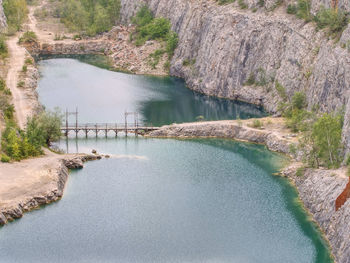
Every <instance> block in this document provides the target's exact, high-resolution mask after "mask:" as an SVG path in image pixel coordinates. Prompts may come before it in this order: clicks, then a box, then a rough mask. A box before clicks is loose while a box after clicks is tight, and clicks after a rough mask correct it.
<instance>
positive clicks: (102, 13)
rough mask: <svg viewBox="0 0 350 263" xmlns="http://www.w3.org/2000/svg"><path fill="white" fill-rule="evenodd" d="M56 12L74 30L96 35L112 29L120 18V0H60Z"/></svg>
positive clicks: (83, 33)
mask: <svg viewBox="0 0 350 263" xmlns="http://www.w3.org/2000/svg"><path fill="white" fill-rule="evenodd" d="M58 1H59V5H58V7H57V10H56V12H55V14H56V16H58V17H59V18H60V19H61V21H62V22H63V23H64V24H65V25H66V26H67V27H68V29H70V30H71V31H74V32H79V33H80V34H82V35H89V36H94V35H96V34H99V33H102V32H106V31H108V30H110V29H111V28H112V27H113V26H114V25H115V24H116V22H117V21H118V19H119V12H120V1H119V0H95V1H91V0H58Z"/></svg>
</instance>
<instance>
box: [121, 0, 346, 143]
mask: <svg viewBox="0 0 350 263" xmlns="http://www.w3.org/2000/svg"><path fill="white" fill-rule="evenodd" d="M121 2H122V10H121V16H122V18H121V19H122V22H124V23H126V22H128V21H129V20H130V17H132V16H133V15H134V14H135V12H136V11H137V7H138V6H140V5H141V4H142V3H146V4H147V5H148V6H149V7H150V8H151V10H152V11H153V12H154V14H155V15H156V16H164V17H167V18H169V19H170V20H171V22H172V26H173V30H175V31H176V32H177V33H178V34H179V45H178V48H177V49H176V51H175V55H174V57H173V59H172V62H171V69H170V71H171V74H173V75H176V76H179V77H183V78H184V79H185V80H186V82H187V84H188V86H189V87H190V88H191V89H194V90H196V91H199V92H202V93H205V94H209V95H214V96H219V97H225V98H231V99H240V100H243V101H247V102H250V103H255V104H261V105H264V106H265V108H266V109H267V110H269V111H271V112H275V111H276V110H277V107H278V103H279V100H280V98H279V95H278V93H277V91H276V89H275V84H276V82H277V81H278V83H280V84H281V85H283V87H285V89H286V91H287V94H288V96H290V97H291V96H292V95H293V94H294V92H296V91H304V92H305V93H306V95H307V99H308V103H309V105H310V107H312V106H313V105H319V106H320V108H321V110H324V111H333V110H338V109H341V108H342V107H344V106H345V109H346V113H348V114H346V115H345V129H344V141H345V144H346V146H347V148H348V149H349V148H350V132H348V131H349V130H350V102H348V101H349V100H348V98H349V86H350V53H349V50H348V48H344V47H346V46H347V45H348V40H350V28H349V27H348V28H346V30H345V31H344V32H343V35H342V37H341V39H340V41H339V42H338V43H335V42H334V41H333V40H329V39H328V38H327V37H326V36H325V33H324V32H322V31H317V30H316V29H315V25H314V24H313V23H305V22H304V21H303V20H300V19H297V18H296V17H295V16H294V15H288V14H287V13H286V11H285V10H286V6H279V7H278V6H277V1H273V0H272V1H270V0H269V1H265V7H262V8H259V9H258V10H257V12H253V11H252V9H245V10H241V9H239V8H238V6H237V5H238V4H237V3H234V4H230V5H222V6H220V5H218V4H217V3H216V2H214V1H209V0H196V1H194V0H173V1H169V0H122V1H121ZM236 2H237V1H236ZM245 2H246V3H247V5H248V7H256V6H257V3H258V1H255V0H247V1H245ZM286 2H288V1H286ZM286 2H285V4H286ZM312 2H313V3H312V12H316V11H317V9H318V8H319V7H320V1H317V2H316V1H315V0H314V1H312ZM323 2H324V3H323V4H324V5H325V6H330V4H331V1H329V0H324V1H323ZM338 2H339V6H340V7H342V6H344V5H345V4H346V3H345V2H344V1H338ZM285 4H284V5H285ZM275 7H276V9H274V8H275ZM254 11H255V10H254ZM185 59H186V60H190V61H193V62H194V63H193V65H190V66H184V65H183V61H184V60H185ZM251 74H253V75H254V76H255V77H256V78H259V79H261V80H264V82H265V83H264V85H261V86H256V85H254V86H246V85H244V83H245V82H246V80H247V79H248V77H249V76H250V75H251Z"/></svg>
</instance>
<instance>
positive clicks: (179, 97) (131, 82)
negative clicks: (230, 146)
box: [38, 58, 266, 126]
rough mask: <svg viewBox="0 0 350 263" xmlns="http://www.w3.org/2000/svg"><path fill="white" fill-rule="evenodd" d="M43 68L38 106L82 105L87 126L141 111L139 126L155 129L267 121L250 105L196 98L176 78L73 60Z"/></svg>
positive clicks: (43, 64) (51, 61)
mask: <svg viewBox="0 0 350 263" xmlns="http://www.w3.org/2000/svg"><path fill="white" fill-rule="evenodd" d="M39 65H40V72H41V75H42V78H41V80H40V82H39V89H38V91H39V94H40V101H41V102H42V103H43V104H44V105H48V107H49V108H53V107H55V106H58V107H60V108H61V109H63V110H65V109H66V108H68V109H70V110H72V109H75V107H76V106H77V105H79V112H80V113H81V117H80V121H83V122H99V123H101V122H110V123H115V122H124V112H125V111H137V112H139V113H140V115H141V116H140V120H141V121H143V122H145V123H151V124H153V125H156V126H159V125H164V124H171V123H174V122H177V123H181V122H191V121H196V119H197V118H198V117H199V116H202V117H203V118H204V119H205V120H223V119H236V118H238V117H239V118H241V119H246V118H251V117H262V116H265V115H266V113H265V112H264V111H263V109H262V108H260V107H257V106H254V105H251V104H247V103H243V102H238V101H232V100H224V99H219V98H213V97H208V96H205V95H202V94H199V93H196V92H193V91H191V90H189V89H188V88H186V87H185V83H184V81H183V80H181V79H178V78H173V77H163V78H160V77H150V76H135V75H128V74H123V73H118V72H113V71H108V70H104V69H101V68H97V67H94V66H91V65H88V64H85V63H82V62H79V61H78V60H74V59H63V58H62V59H49V60H42V61H40V62H39ZM130 121H132V120H130Z"/></svg>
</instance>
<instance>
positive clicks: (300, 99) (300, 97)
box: [292, 92, 307, 110]
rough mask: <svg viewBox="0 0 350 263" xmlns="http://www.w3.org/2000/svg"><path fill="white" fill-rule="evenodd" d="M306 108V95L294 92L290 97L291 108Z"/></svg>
mask: <svg viewBox="0 0 350 263" xmlns="http://www.w3.org/2000/svg"><path fill="white" fill-rule="evenodd" d="M306 106H307V103H306V95H305V93H304V92H295V93H294V95H293V97H292V107H293V109H298V110H301V109H304V108H305V107H306Z"/></svg>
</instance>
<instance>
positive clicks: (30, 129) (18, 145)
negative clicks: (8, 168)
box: [1, 111, 62, 161]
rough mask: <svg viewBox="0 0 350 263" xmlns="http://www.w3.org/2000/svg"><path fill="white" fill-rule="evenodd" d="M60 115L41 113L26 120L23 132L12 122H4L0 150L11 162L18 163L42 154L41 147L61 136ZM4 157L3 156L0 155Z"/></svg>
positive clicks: (57, 113)
mask: <svg viewBox="0 0 350 263" xmlns="http://www.w3.org/2000/svg"><path fill="white" fill-rule="evenodd" d="M61 121H62V115H61V114H60V112H59V111H55V112H42V113H41V114H39V115H38V116H35V117H32V118H31V119H29V120H28V123H27V128H26V130H25V131H22V130H19V129H18V128H17V127H16V125H15V124H14V122H13V121H7V122H6V128H5V131H4V133H3V135H2V138H1V148H2V150H3V152H4V154H5V156H8V157H9V158H10V159H11V160H15V161H20V160H22V159H25V158H28V157H30V156H37V155H41V154H42V153H43V151H42V149H41V148H42V146H45V145H46V146H49V145H50V144H51V143H52V142H53V141H54V140H57V139H59V137H60V135H61V130H60V125H61ZM2 156H4V155H2Z"/></svg>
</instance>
